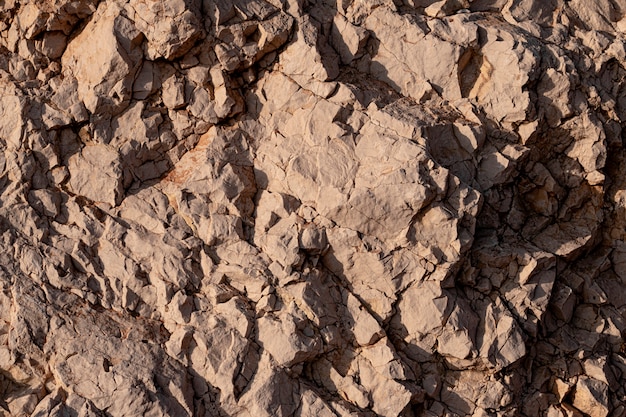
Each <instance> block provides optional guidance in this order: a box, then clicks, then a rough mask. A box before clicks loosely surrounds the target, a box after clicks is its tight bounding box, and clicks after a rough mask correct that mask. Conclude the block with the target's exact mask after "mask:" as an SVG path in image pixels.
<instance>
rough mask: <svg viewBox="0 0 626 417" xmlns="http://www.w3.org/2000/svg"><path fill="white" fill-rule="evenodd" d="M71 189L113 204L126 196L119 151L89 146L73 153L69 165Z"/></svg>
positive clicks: (104, 146)
mask: <svg viewBox="0 0 626 417" xmlns="http://www.w3.org/2000/svg"><path fill="white" fill-rule="evenodd" d="M68 169H69V172H70V181H69V186H70V188H71V190H72V192H74V193H76V194H79V195H82V196H84V197H87V198H88V199H90V200H92V201H101V202H104V203H108V204H110V205H111V206H116V205H118V204H119V203H120V202H121V201H122V198H123V197H124V190H123V188H122V169H121V166H120V160H119V155H118V153H117V152H116V151H115V150H114V149H113V148H111V147H109V146H107V145H87V146H85V147H84V148H83V149H82V150H81V151H80V152H79V153H77V154H76V155H74V156H72V157H71V158H70V160H69V166H68Z"/></svg>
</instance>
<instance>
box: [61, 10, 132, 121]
mask: <svg viewBox="0 0 626 417" xmlns="http://www.w3.org/2000/svg"><path fill="white" fill-rule="evenodd" d="M142 39H143V35H142V34H141V32H139V31H138V30H137V29H136V28H135V26H134V24H133V22H132V21H130V20H129V19H128V18H126V17H124V16H123V15H122V13H121V10H120V9H119V7H117V6H114V5H112V4H111V5H108V4H105V3H101V5H100V7H99V8H98V11H97V13H96V14H95V15H94V16H93V18H92V20H91V21H90V22H89V23H88V24H87V26H85V28H84V29H83V31H82V32H81V33H80V34H79V35H78V36H77V37H76V38H74V39H72V41H71V42H70V43H69V44H68V46H67V49H66V50H65V52H64V53H63V57H62V59H61V63H62V65H63V69H64V72H65V73H66V74H67V75H68V76H73V77H75V78H76V80H77V81H78V96H79V97H80V99H81V100H82V101H83V102H84V103H85V107H86V108H87V110H89V111H90V112H91V113H98V114H102V113H115V112H117V111H119V110H121V109H123V108H124V106H125V105H126V104H127V102H128V100H130V97H131V96H132V86H133V82H134V78H135V73H136V71H137V70H138V68H139V66H140V64H141V59H142V57H143V53H142V51H141V41H142ZM94 48H95V49H94ZM86 50H92V51H93V53H92V54H90V55H89V57H88V58H84V57H83V52H84V51H86Z"/></svg>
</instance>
